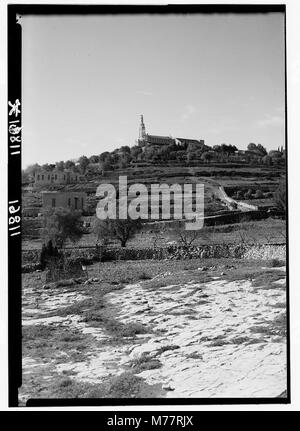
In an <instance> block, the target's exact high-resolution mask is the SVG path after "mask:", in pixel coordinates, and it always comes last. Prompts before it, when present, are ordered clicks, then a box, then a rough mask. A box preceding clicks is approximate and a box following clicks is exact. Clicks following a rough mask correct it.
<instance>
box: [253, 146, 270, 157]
mask: <svg viewBox="0 0 300 431" xmlns="http://www.w3.org/2000/svg"><path fill="white" fill-rule="evenodd" d="M256 148H257V151H258V152H259V153H260V154H261V155H262V156H266V155H267V154H268V152H267V150H266V149H265V147H263V146H262V145H261V144H257V147H256Z"/></svg>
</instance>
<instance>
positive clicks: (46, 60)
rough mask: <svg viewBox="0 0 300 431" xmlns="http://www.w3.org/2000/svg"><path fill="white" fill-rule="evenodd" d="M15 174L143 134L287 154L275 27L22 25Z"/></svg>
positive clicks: (246, 19) (230, 21) (33, 20)
mask: <svg viewBox="0 0 300 431" xmlns="http://www.w3.org/2000/svg"><path fill="white" fill-rule="evenodd" d="M21 25H22V123H23V129H22V141H23V146H22V164H23V167H26V166H28V165H29V164H33V163H36V162H37V163H40V164H42V163H54V162H56V161H60V160H69V159H76V158H78V157H80V156H81V155H86V156H91V155H94V154H95V155H99V154H101V153H102V152H104V151H112V150H114V149H115V148H119V147H121V146H122V145H129V146H133V145H135V140H136V139H137V138H138V128H139V121H140V114H143V115H144V122H145V125H146V132H147V133H149V134H157V135H166V136H168V135H171V136H173V137H186V138H193V139H204V140H205V143H206V144H207V145H210V146H213V145H217V144H221V143H227V144H232V145H236V146H237V147H238V148H239V149H245V148H246V147H247V145H248V144H249V143H250V142H255V143H260V144H262V145H264V146H265V147H266V148H267V149H268V150H271V149H277V147H278V146H281V145H284V144H285V142H284V130H285V124H284V116H285V114H284V112H285V66H284V64H285V63H284V61H285V60H284V16H283V14H280V13H274V14H262V15H260V14H255V15H234V14H226V15H218V14H214V15H200V14H197V15H146V14H143V15H134V16H131V15H114V16H111V15H105V16H100V15H86V16H78V15H77V16H71V15H70V16H54V15H53V16H52V15H49V16H30V15H24V16H23V17H22V19H21Z"/></svg>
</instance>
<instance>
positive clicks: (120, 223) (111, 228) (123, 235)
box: [94, 218, 142, 247]
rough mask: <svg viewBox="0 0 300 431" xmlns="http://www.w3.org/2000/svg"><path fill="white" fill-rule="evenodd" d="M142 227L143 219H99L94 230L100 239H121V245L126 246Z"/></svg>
mask: <svg viewBox="0 0 300 431" xmlns="http://www.w3.org/2000/svg"><path fill="white" fill-rule="evenodd" d="M141 227H142V224H141V220H140V219H137V220H132V219H131V218H128V219H126V220H121V219H118V220H111V219H106V220H99V219H97V222H96V223H95V227H94V232H95V233H96V235H97V238H98V240H100V239H101V240H105V239H116V240H118V241H120V243H121V247H126V243H127V241H128V240H129V239H131V238H133V237H134V236H135V235H136V234H137V232H139V231H140V229H141Z"/></svg>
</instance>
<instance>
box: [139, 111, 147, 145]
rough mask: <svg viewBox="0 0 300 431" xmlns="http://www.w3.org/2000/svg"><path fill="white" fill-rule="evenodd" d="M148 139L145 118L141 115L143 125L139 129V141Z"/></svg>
mask: <svg viewBox="0 0 300 431" xmlns="http://www.w3.org/2000/svg"><path fill="white" fill-rule="evenodd" d="M145 137H146V127H145V124H144V117H143V115H141V123H140V128H139V141H143V140H144V139H145Z"/></svg>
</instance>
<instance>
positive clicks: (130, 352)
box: [20, 259, 286, 404]
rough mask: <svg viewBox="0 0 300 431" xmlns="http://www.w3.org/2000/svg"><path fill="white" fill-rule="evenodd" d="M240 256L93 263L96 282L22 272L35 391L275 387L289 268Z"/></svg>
mask: <svg viewBox="0 0 300 431" xmlns="http://www.w3.org/2000/svg"><path fill="white" fill-rule="evenodd" d="M278 265H280V263H279V262H271V263H268V264H266V262H264V263H262V262H255V261H253V262H249V261H248V262H243V261H240V260H235V259H205V260H198V259H197V260H191V261H188V262H187V261H160V262H159V261H135V262H118V263H103V264H95V265H93V266H91V267H89V277H91V278H93V279H94V281H93V282H91V283H90V284H75V285H73V286H68V287H64V288H62V287H60V288H56V289H51V290H50V289H43V287H42V275H43V274H41V273H39V272H35V273H31V274H24V275H23V385H22V388H21V390H20V403H21V404H24V403H25V402H26V400H27V399H28V398H42V397H43V398H58V397H65V398H78V397H79V398H80V397H90V398H92V397H96V398H101V397H113V398H115V397H118V398H119V397H124V398H147V397H148V398H149V397H150V398H152V397H161V398H162V397H167V398H168V397H176V398H177V397H178V398H180V397H184V398H185V397H188V398H189V397H212V398H213V397H278V396H280V395H281V394H282V393H284V391H285V390H286V338H285V337H286V334H285V328H286V320H285V319H286V317H285V303H286V289H285V272H284V270H285V268H284V267H282V265H281V266H278Z"/></svg>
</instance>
